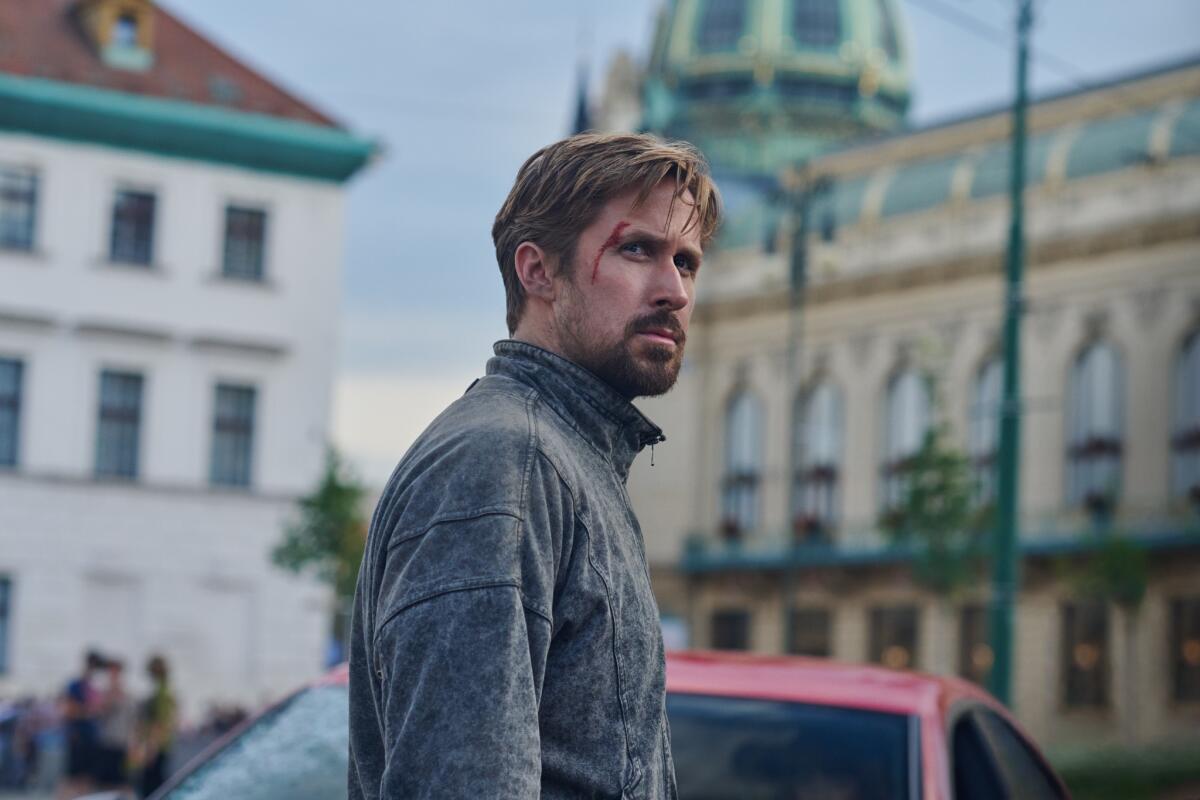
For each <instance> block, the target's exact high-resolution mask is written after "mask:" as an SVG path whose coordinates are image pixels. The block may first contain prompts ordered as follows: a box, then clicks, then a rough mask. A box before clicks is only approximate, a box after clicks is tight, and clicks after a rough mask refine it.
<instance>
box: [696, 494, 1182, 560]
mask: <svg viewBox="0 0 1200 800" xmlns="http://www.w3.org/2000/svg"><path fill="white" fill-rule="evenodd" d="M1096 524H1097V523H1096V520H1095V518H1094V517H1092V516H1090V515H1088V514H1087V513H1086V512H1084V511H1071V512H1060V513H1055V514H1044V515H1029V516H1027V517H1026V518H1025V519H1023V520H1022V522H1021V527H1020V546H1021V551H1022V554H1023V555H1026V556H1050V555H1058V554H1068V553H1071V552H1077V551H1079V550H1081V549H1085V548H1087V547H1088V546H1089V544H1090V542H1091V541H1092V539H1091V538H1090V537H1089V536H1088V534H1089V533H1093V532H1095V531H1096V530H1097V529H1096ZM1106 525H1107V526H1108V529H1109V530H1112V531H1117V532H1120V533H1122V534H1124V535H1127V536H1129V537H1131V538H1132V539H1134V540H1135V541H1137V542H1139V543H1142V544H1144V545H1145V546H1146V547H1148V548H1150V549H1160V548H1173V547H1186V548H1192V547H1195V548H1200V515H1198V514H1196V513H1195V512H1193V511H1191V510H1189V509H1180V510H1178V511H1173V512H1163V511H1161V510H1157V511H1138V510H1122V511H1120V512H1119V513H1118V514H1117V515H1116V516H1115V517H1113V518H1112V519H1111V520H1110V521H1107V522H1106ZM912 555H913V546H912V545H909V544H903V545H902V544H897V543H895V542H893V541H891V540H890V539H889V538H888V537H887V536H886V534H884V533H883V532H882V531H881V530H880V529H879V528H878V527H875V526H862V527H848V526H843V527H842V528H840V529H839V530H836V531H831V532H829V535H828V537H827V538H822V539H818V540H804V539H802V538H798V537H796V535H795V532H794V531H793V530H788V531H758V532H745V533H744V534H743V535H741V536H739V537H738V538H736V539H729V538H727V537H725V536H722V535H721V532H720V531H711V532H694V533H692V534H690V535H689V536H688V537H687V539H686V541H685V544H684V550H683V554H682V560H681V567H682V569H683V570H684V571H685V572H693V573H701V572H714V571H724V570H756V569H758V570H778V569H784V568H789V567H794V568H803V567H820V566H839V565H840V566H852V565H869V564H886V563H902V562H904V561H907V560H909V559H910V558H911V557H912Z"/></svg>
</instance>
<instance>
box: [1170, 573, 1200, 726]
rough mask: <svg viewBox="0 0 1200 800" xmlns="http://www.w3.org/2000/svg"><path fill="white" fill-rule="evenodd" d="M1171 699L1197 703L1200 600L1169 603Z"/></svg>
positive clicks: (1188, 599)
mask: <svg viewBox="0 0 1200 800" xmlns="http://www.w3.org/2000/svg"><path fill="white" fill-rule="evenodd" d="M1170 664H1171V697H1172V698H1174V700H1175V701H1176V702H1177V703H1200V596H1196V597H1182V598H1177V599H1175V600H1172V601H1171V656H1170Z"/></svg>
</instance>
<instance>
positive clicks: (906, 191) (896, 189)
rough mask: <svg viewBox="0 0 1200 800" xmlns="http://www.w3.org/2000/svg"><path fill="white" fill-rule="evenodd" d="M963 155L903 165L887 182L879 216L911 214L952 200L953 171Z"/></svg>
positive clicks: (956, 154) (957, 154) (958, 154)
mask: <svg viewBox="0 0 1200 800" xmlns="http://www.w3.org/2000/svg"><path fill="white" fill-rule="evenodd" d="M960 161H962V154H961V153H955V154H954V155H953V156H950V157H949V158H936V159H929V160H925V161H913V162H910V163H908V164H904V165H902V166H901V167H900V168H899V169H898V170H896V174H895V175H894V176H893V177H892V180H891V181H890V182H889V183H888V186H887V190H886V191H885V192H884V195H883V206H882V208H881V209H880V215H881V216H884V217H891V216H895V215H897V214H911V213H913V212H915V211H924V210H925V209H927V208H933V207H934V206H938V205H941V204H943V203H945V202H946V201H948V200H949V199H950V190H951V181H952V179H953V178H954V170H955V169H956V168H957V167H958V164H959V162H960Z"/></svg>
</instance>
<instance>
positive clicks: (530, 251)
mask: <svg viewBox="0 0 1200 800" xmlns="http://www.w3.org/2000/svg"><path fill="white" fill-rule="evenodd" d="M513 262H514V265H515V266H516V269H517V280H519V281H520V282H521V285H522V286H523V287H525V293H526V294H527V295H530V296H532V297H538V298H541V299H542V300H545V301H547V302H549V301H552V300H554V297H555V295H556V294H557V286H556V285H555V283H554V277H555V274H556V272H557V270H556V269H555V265H554V264H553V263H551V259H550V255H549V254H548V253H547V252H546V251H545V250H543V249H542V248H541V247H539V246H538V245H537V244H535V243H534V242H521V243H520V244H519V245H517V252H516V253H515V254H514V255H513Z"/></svg>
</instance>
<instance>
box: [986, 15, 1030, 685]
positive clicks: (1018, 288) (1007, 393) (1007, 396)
mask: <svg viewBox="0 0 1200 800" xmlns="http://www.w3.org/2000/svg"><path fill="white" fill-rule="evenodd" d="M1019 3H1020V6H1019V11H1018V13H1017V93H1016V99H1015V101H1014V103H1013V113H1012V120H1013V128H1012V161H1011V173H1010V175H1009V189H1010V203H1011V208H1012V212H1011V216H1012V219H1011V224H1010V227H1009V236H1008V258H1007V264H1006V268H1005V274H1006V292H1005V305H1004V399H1003V401H1002V403H1001V406H1000V459H999V474H998V476H997V502H996V531H995V542H994V544H995V550H994V553H993V559H992V603H991V620H990V622H991V625H990V628H991V640H992V654H993V661H992V671H991V680H990V683H991V687H990V688H991V690H992V694H994V695H995V696H996V697H997V698H998V699H999V700H1000V702H1002V703H1004V704H1005V705H1012V675H1013V608H1014V605H1015V602H1016V595H1017V582H1018V580H1019V578H1018V575H1017V568H1018V563H1017V541H1018V504H1019V503H1018V501H1019V493H1018V489H1019V475H1020V470H1019V466H1020V457H1021V441H1020V440H1021V399H1020V397H1021V314H1022V311H1023V310H1024V309H1023V306H1024V299H1023V288H1022V280H1023V272H1024V257H1025V253H1024V248H1025V234H1024V212H1025V209H1024V190H1025V111H1026V106H1027V105H1028V97H1027V82H1028V70H1029V31H1030V29H1031V28H1032V26H1033V0H1019Z"/></svg>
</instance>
